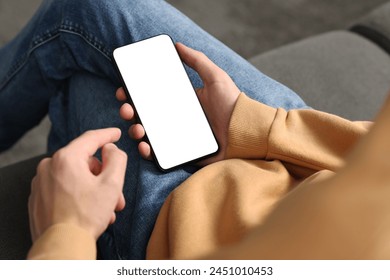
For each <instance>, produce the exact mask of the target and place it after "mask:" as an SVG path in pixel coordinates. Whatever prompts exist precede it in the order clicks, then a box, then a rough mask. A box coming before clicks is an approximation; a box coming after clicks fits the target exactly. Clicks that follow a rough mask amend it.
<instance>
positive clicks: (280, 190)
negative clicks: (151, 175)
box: [29, 94, 369, 259]
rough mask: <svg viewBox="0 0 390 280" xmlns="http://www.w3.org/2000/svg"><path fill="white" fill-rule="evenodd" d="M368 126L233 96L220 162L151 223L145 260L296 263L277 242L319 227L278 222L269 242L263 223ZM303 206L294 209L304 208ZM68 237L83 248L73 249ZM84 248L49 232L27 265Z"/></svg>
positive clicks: (89, 251) (338, 162)
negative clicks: (289, 260) (284, 260)
mask: <svg viewBox="0 0 390 280" xmlns="http://www.w3.org/2000/svg"><path fill="white" fill-rule="evenodd" d="M368 125H369V124H368V123H366V122H351V121H348V120H345V119H342V118H340V117H337V116H334V115H330V114H327V113H323V112H319V111H316V110H292V111H289V112H286V111H285V110H283V109H274V108H271V107H269V106H266V105H264V104H261V103H259V102H256V101H253V100H251V99H249V98H248V97H246V96H245V95H244V94H241V95H240V97H239V99H238V101H237V104H236V107H235V109H234V112H233V115H232V118H231V123H230V130H229V143H228V145H229V146H228V151H227V155H226V156H227V160H224V161H221V162H218V163H215V164H211V165H209V166H207V167H204V168H202V169H201V170H200V171H198V172H197V173H195V174H194V175H192V176H191V177H190V178H189V179H187V180H186V181H185V182H184V183H183V184H182V185H180V186H179V187H178V188H177V189H176V190H175V191H173V192H172V193H171V195H170V196H169V197H168V198H167V200H166V202H165V203H164V205H163V207H162V209H161V211H160V214H159V216H158V219H157V222H156V225H155V227H154V230H153V233H152V236H151V238H150V241H149V245H148V249H147V258H149V259H183V258H190V259H194V258H279V257H280V258H289V257H291V258H293V257H298V258H300V256H299V254H298V255H294V254H293V251H294V250H300V249H299V248H295V249H294V248H293V247H292V248H290V249H286V250H283V247H282V245H281V244H282V242H281V243H280V246H279V245H278V244H279V241H280V240H282V239H283V238H284V239H287V240H292V241H293V240H294V233H291V232H290V234H291V236H288V238H285V237H286V236H283V234H284V233H285V234H287V232H288V230H289V229H290V227H289V224H290V223H291V224H294V225H295V226H299V227H300V228H299V229H300V230H302V229H305V228H306V227H307V229H308V230H310V231H311V232H312V233H313V234H317V233H316V231H315V228H316V226H315V225H316V223H321V221H319V220H317V219H312V220H307V221H305V222H307V223H308V224H305V223H304V221H299V219H300V217H296V216H293V215H292V216H291V219H286V218H285V217H284V218H282V220H283V219H284V220H283V221H284V223H279V222H278V225H279V228H278V226H276V227H275V226H274V227H273V230H274V231H275V230H276V229H277V231H276V232H277V234H273V235H270V234H269V233H270V232H272V230H271V231H269V230H264V228H263V227H264V224H265V223H266V227H265V229H267V228H268V229H269V228H272V226H270V224H271V225H272V220H271V221H270V219H271V218H268V217H270V214H271V213H272V212H273V211H274V209H275V206H276V205H277V204H278V202H280V201H281V200H282V199H283V198H284V197H285V196H286V194H288V193H290V192H291V191H292V190H294V189H299V188H303V187H302V186H306V185H309V186H310V185H311V184H315V183H316V182H319V181H321V180H322V178H325V177H326V178H327V177H329V176H332V174H333V172H335V171H337V170H338V169H339V168H340V167H342V166H343V165H344V160H345V158H346V155H347V154H348V153H349V151H350V150H351V148H353V146H354V145H355V143H356V141H357V140H358V139H359V138H360V137H361V136H362V135H364V134H365V133H366V132H367V128H368ZM305 188H307V187H305ZM309 198H310V195H308V200H307V205H306V202H304V203H303V204H302V205H304V206H305V207H307V206H309V208H310V205H311V204H312V201H310V199H309ZM302 205H296V207H293V209H301V208H302V207H303V206H302ZM297 211H298V210H297ZM271 217H272V214H271ZM276 220H278V219H276ZM299 222H301V223H302V224H299ZM282 224H283V227H281V228H280V225H282ZM53 228H54V230H53ZM291 228H293V227H291ZM74 236H80V239H82V240H84V241H83V242H74V238H73V237H74ZM301 236H303V235H301ZM88 239H89V240H88ZM92 242H93V239H92V236H89V238H88V236H86V235H85V233H84V232H83V231H82V230H81V229H77V228H74V226H71V225H68V226H67V225H55V226H53V227H52V228H50V229H49V230H48V232H47V233H45V234H44V235H43V236H42V237H41V238H40V239H39V240H38V241H37V242H36V243H35V244H34V245H33V247H32V249H31V251H30V253H29V258H32V259H41V258H59V259H63V258H90V257H92V256H95V254H96V253H95V250H96V249H95V248H94V246H91V244H92ZM313 242H314V241H313ZM59 243H61V244H59ZM47 244H54V246H53V245H50V246H47ZM83 244H85V245H83ZM297 244H298V243H297ZM308 244H309V243H308ZM267 246H268V247H267ZM285 247H286V246H285ZM65 248H66V249H65ZM327 248H328V247H327ZM327 248H323V250H326V249H327ZM289 250H292V251H289ZM307 251H310V248H307ZM314 251H315V252H316V254H313V255H312V256H313V257H316V256H317V255H318V256H321V246H317V248H316V250H314ZM283 252H284V253H283ZM288 252H290V253H291V254H288ZM305 256H306V255H302V257H303V258H305Z"/></svg>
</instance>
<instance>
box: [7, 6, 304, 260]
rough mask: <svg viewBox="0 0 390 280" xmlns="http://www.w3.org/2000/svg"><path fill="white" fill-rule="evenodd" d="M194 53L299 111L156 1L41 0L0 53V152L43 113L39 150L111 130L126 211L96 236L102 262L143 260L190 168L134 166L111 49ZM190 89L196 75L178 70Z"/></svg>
mask: <svg viewBox="0 0 390 280" xmlns="http://www.w3.org/2000/svg"><path fill="white" fill-rule="evenodd" d="M162 33H165V34H169V35H170V36H171V37H172V38H173V39H174V41H179V42H183V43H184V44H186V45H188V46H190V47H193V48H195V49H197V50H200V51H202V52H204V53H205V54H206V55H207V56H208V57H210V58H211V59H212V60H213V61H214V62H215V63H216V64H217V65H219V66H220V67H221V68H222V69H224V70H225V71H226V72H227V73H228V74H229V75H230V76H231V77H232V79H233V80H234V81H235V82H236V84H237V85H238V87H239V88H240V89H241V90H242V91H243V92H245V93H246V94H247V95H249V96H250V97H252V98H253V99H256V100H258V101H261V102H263V103H265V104H268V105H270V106H273V107H283V108H285V109H287V110H289V109H292V108H304V107H306V105H305V104H304V102H303V101H302V100H301V99H300V98H299V97H298V96H297V95H296V94H295V93H294V92H292V91H291V90H290V89H288V88H286V87H285V86H283V85H281V84H280V83H278V82H276V81H274V80H272V79H270V78H268V77H267V76H265V75H264V74H262V73H261V72H259V71H258V70H257V69H255V68H254V67H253V66H252V65H250V64H249V63H248V62H247V61H246V60H245V59H243V58H241V57H240V56H239V55H237V54H236V53H234V52H233V51H232V50H230V49H229V48H227V47H226V46H225V45H223V44H222V43H221V42H219V41H218V40H216V39H215V38H213V37H212V36H210V35H209V34H207V33H206V32H205V31H204V30H202V29H201V28H199V27H198V26H197V25H195V24H194V23H193V22H192V21H191V20H189V19H188V18H187V17H185V16H184V15H183V14H181V13H180V12H178V11H177V10H176V9H175V8H173V7H172V6H170V5H169V4H167V3H166V2H164V1H160V0H110V1H107V0H82V1H80V0H46V1H44V2H43V4H42V5H41V7H40V9H39V10H38V11H37V13H36V14H35V16H34V17H33V18H32V19H31V21H30V22H29V24H28V25H27V26H26V27H25V29H24V30H23V31H22V32H21V33H20V34H19V35H18V36H17V37H16V38H15V39H14V40H13V41H11V42H10V43H8V44H7V45H5V46H4V47H3V48H1V49H0V61H1V64H0V65H1V66H0V151H1V150H5V149H7V148H8V147H10V146H11V145H12V144H13V143H14V142H15V141H16V140H17V139H18V138H20V137H21V136H22V135H23V134H24V133H25V132H26V131H27V130H28V129H30V128H31V127H33V126H35V125H37V124H38V123H39V122H40V120H41V119H42V118H43V117H44V116H45V115H46V114H47V113H48V114H49V116H50V119H51V122H52V130H51V133H50V137H49V147H48V149H49V151H55V150H57V149H58V148H60V147H62V146H64V145H66V144H67V143H68V142H69V141H70V140H72V139H74V138H75V137H77V136H79V135H80V134H81V133H83V132H84V131H86V130H90V129H96V128H102V127H111V126H116V127H120V128H121V129H122V131H123V132H124V133H123V136H122V138H121V140H120V141H119V142H118V146H119V147H120V148H121V149H123V150H125V151H126V152H127V153H128V155H129V162H128V166H127V173H126V181H125V186H124V194H125V198H126V202H127V204H126V208H125V210H124V211H122V212H121V213H119V214H118V216H117V221H116V223H115V224H114V225H112V226H110V227H109V228H108V229H107V231H106V232H105V233H104V234H103V236H102V237H101V238H100V239H99V242H98V245H99V251H100V254H101V257H102V258H105V259H143V258H144V257H145V250H146V246H147V242H148V239H149V236H150V234H151V231H152V229H153V226H154V222H155V220H156V217H157V214H158V212H159V210H160V207H161V205H162V204H163V202H164V200H165V198H166V197H167V196H168V194H169V193H170V192H171V191H172V190H173V189H174V188H175V187H176V186H178V185H179V184H180V183H181V182H183V181H184V180H185V179H186V178H188V176H190V175H191V174H192V173H193V172H195V171H196V168H195V167H192V166H187V167H184V168H181V169H177V170H174V171H172V172H170V173H161V172H160V171H159V170H158V169H157V168H156V166H155V165H154V163H152V162H147V161H145V160H142V159H141V158H140V156H139V155H138V152H137V143H135V142H134V141H132V140H131V139H130V138H129V137H128V136H127V133H126V131H127V129H128V127H129V125H130V124H129V123H126V122H124V121H122V120H121V119H120V117H119V113H118V110H119V107H120V103H119V102H118V101H116V99H115V90H116V88H118V87H119V86H120V83H119V79H118V76H117V74H116V71H115V68H114V66H113V63H112V60H111V55H112V51H113V50H114V49H115V48H116V47H119V46H123V45H126V44H129V43H131V42H134V41H138V40H141V39H145V38H147V37H151V36H154V35H158V34H162ZM187 70H188V73H189V76H190V79H191V81H192V83H193V85H194V86H195V87H202V82H201V80H200V79H199V76H198V75H197V74H196V73H195V72H194V71H193V70H191V69H188V68H187Z"/></svg>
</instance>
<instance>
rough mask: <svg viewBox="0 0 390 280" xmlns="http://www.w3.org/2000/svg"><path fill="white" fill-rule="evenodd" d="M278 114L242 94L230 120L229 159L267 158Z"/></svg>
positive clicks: (275, 110)
mask: <svg viewBox="0 0 390 280" xmlns="http://www.w3.org/2000/svg"><path fill="white" fill-rule="evenodd" d="M276 112H277V109H275V108H272V107H269V106H267V105H264V104H262V103H260V102H258V101H255V100H252V99H250V98H249V97H247V96H246V95H245V94H244V93H241V95H240V96H239V98H238V100H237V103H236V106H235V108H234V111H233V114H232V117H231V120H230V126H229V140H228V148H227V158H244V159H264V158H266V156H267V151H268V136H269V133H270V130H271V126H272V123H273V121H274V119H275V115H276Z"/></svg>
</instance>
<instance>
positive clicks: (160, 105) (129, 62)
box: [113, 35, 219, 171]
mask: <svg viewBox="0 0 390 280" xmlns="http://www.w3.org/2000/svg"><path fill="white" fill-rule="evenodd" d="M113 56H114V61H115V63H116V66H117V68H118V70H119V73H120V76H121V78H122V82H123V85H124V89H125V92H126V94H127V97H128V99H129V101H130V103H131V104H132V105H133V107H134V110H135V111H136V114H137V116H138V118H139V121H140V123H141V124H142V125H143V127H144V129H145V132H146V140H147V141H148V142H149V144H150V146H151V148H152V152H153V156H154V158H155V161H156V163H157V165H158V166H159V168H160V169H162V170H163V171H167V170H170V169H172V168H175V167H177V166H180V165H183V164H185V163H189V162H193V161H196V160H200V159H203V158H205V157H207V156H211V155H213V154H216V153H217V152H218V149H219V148H218V143H217V140H216V138H215V136H214V134H213V131H212V129H211V127H210V125H209V122H208V120H207V118H206V115H205V113H204V111H203V109H202V107H201V104H200V102H199V100H198V98H197V96H196V93H195V90H194V88H193V86H192V84H191V81H190V79H189V78H188V75H187V73H186V71H185V68H184V65H183V63H182V62H181V60H180V57H179V55H178V53H177V51H176V48H175V45H174V43H173V41H172V39H171V38H170V37H169V36H168V35H158V36H155V37H152V38H149V39H146V40H142V41H139V42H136V43H132V44H130V45H127V46H124V47H120V48H118V49H116V50H115V51H114V53H113Z"/></svg>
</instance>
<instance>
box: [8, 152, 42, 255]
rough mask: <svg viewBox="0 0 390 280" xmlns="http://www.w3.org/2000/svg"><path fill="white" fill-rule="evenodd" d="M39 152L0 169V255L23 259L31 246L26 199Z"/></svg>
mask: <svg viewBox="0 0 390 280" xmlns="http://www.w3.org/2000/svg"><path fill="white" fill-rule="evenodd" d="M42 158H43V156H40V157H36V158H33V159H30V160H27V161H23V162H20V163H17V164H13V165H10V166H7V167H4V168H1V169H0V205H1V211H0V259H2V260H6V259H24V258H26V256H27V252H28V250H29V248H30V246H31V237H30V228H29V220H28V210H27V202H28V197H29V195H30V185H31V180H32V178H33V177H34V176H35V171H36V167H37V165H38V163H39V161H40V160H41V159H42Z"/></svg>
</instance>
